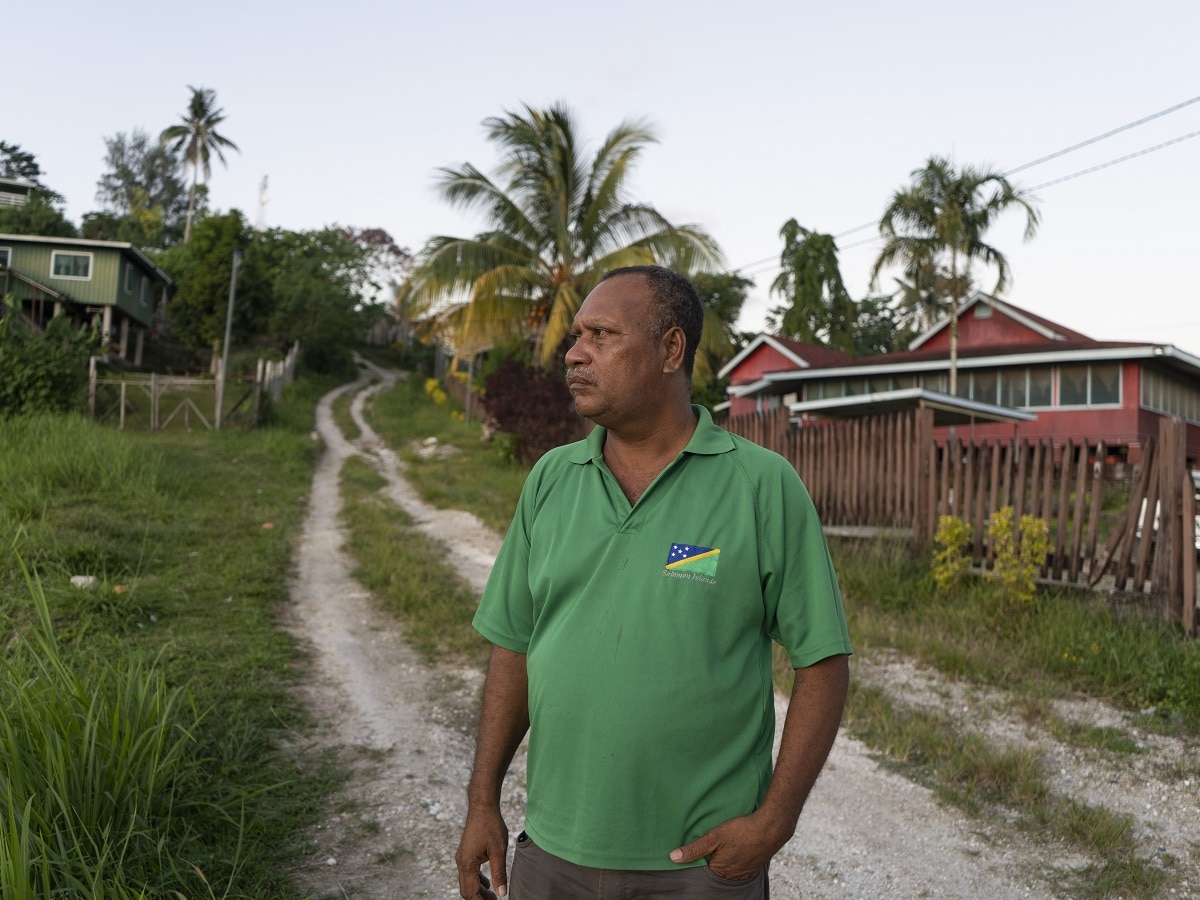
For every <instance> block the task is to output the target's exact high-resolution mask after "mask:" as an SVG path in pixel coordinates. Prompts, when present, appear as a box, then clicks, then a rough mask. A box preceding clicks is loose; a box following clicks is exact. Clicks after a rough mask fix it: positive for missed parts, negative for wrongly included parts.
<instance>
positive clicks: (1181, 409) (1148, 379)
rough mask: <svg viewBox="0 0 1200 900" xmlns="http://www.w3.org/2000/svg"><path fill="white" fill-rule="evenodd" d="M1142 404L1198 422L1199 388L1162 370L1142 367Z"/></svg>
mask: <svg viewBox="0 0 1200 900" xmlns="http://www.w3.org/2000/svg"><path fill="white" fill-rule="evenodd" d="M1141 381H1142V406H1143V407H1145V408H1146V409H1152V410H1154V411H1156V412H1160V413H1165V414H1166V415H1168V416H1182V417H1183V418H1185V419H1187V420H1188V421H1190V422H1197V423H1200V389H1197V388H1196V386H1195V385H1193V384H1188V383H1184V382H1181V381H1179V380H1177V379H1175V378H1174V377H1172V376H1170V375H1167V374H1166V373H1163V372H1156V371H1154V370H1152V369H1148V368H1146V367H1144V366H1143V367H1142V378H1141Z"/></svg>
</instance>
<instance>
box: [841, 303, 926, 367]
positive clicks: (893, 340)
mask: <svg viewBox="0 0 1200 900" xmlns="http://www.w3.org/2000/svg"><path fill="white" fill-rule="evenodd" d="M856 310H857V316H856V318H855V321H854V328H853V332H852V337H853V343H852V345H851V348H850V355H851V356H854V357H859V356H874V355H876V354H878V353H891V352H892V351H894V350H896V349H898V348H899V347H901V346H903V345H904V344H906V343H908V341H909V340H911V337H912V332H911V331H910V330H909V329H907V328H905V327H904V325H903V323H902V320H901V318H900V314H899V312H898V310H897V309H896V306H895V304H894V301H893V298H892V297H886V296H874V297H864V298H863V299H862V300H860V301H859V302H858V304H857V307H856Z"/></svg>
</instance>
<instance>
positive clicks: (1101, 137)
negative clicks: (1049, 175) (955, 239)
mask: <svg viewBox="0 0 1200 900" xmlns="http://www.w3.org/2000/svg"><path fill="white" fill-rule="evenodd" d="M1193 103H1200V97H1192V98H1191V99H1190V100H1184V101H1183V102H1182V103H1176V104H1175V105H1174V106H1171V107H1168V108H1167V109H1164V110H1161V111H1159V112H1156V113H1152V114H1150V115H1148V116H1144V117H1143V118H1140V119H1138V120H1137V121H1135V122H1129V123H1128V124H1126V125H1122V126H1120V127H1119V128H1114V129H1113V130H1112V131H1106V132H1104V134H1098V135H1096V136H1095V137H1091V138H1088V139H1087V140H1086V141H1080V142H1079V143H1078V144H1072V145H1071V146H1070V147H1064V148H1063V149H1062V150H1056V151H1054V152H1053V153H1048V154H1047V155H1045V156H1041V157H1038V158H1037V159H1035V160H1033V162H1027V163H1025V164H1023V165H1020V166H1017V167H1016V168H1015V169H1009V170H1008V171H1007V172H1005V173H1004V175H1005V177H1007V176H1009V175H1015V174H1016V173H1017V172H1023V171H1025V170H1026V169H1032V168H1033V167H1034V166H1040V165H1041V164H1042V163H1044V162H1049V161H1050V160H1052V159H1057V158H1058V157H1060V156H1066V155H1067V154H1068V153H1073V152H1074V151H1076V150H1079V149H1080V148H1082V147H1087V146H1089V145H1090V144H1095V143H1098V142H1099V141H1102V140H1104V139H1105V138H1110V137H1112V136H1113V135H1114V134H1120V133H1121V132H1122V131H1128V130H1129V129H1130V128H1136V127H1137V126H1139V125H1145V124H1146V123H1147V122H1152V121H1153V120H1155V119H1160V118H1162V117H1163V116H1165V115H1168V114H1169V113H1173V112H1176V111H1177V110H1180V109H1183V108H1184V107H1185V106H1191V105H1192V104H1193ZM1043 186H1044V185H1043Z"/></svg>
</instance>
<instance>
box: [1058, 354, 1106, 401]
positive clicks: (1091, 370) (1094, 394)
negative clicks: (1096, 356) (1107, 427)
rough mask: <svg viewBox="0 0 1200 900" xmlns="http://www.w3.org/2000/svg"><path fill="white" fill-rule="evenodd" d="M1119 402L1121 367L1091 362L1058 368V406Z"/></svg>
mask: <svg viewBox="0 0 1200 900" xmlns="http://www.w3.org/2000/svg"><path fill="white" fill-rule="evenodd" d="M1120 403H1121V366H1120V364H1118V363H1093V364H1091V365H1086V366H1063V367H1062V368H1060V369H1059V370H1058V405H1059V406H1116V405H1120Z"/></svg>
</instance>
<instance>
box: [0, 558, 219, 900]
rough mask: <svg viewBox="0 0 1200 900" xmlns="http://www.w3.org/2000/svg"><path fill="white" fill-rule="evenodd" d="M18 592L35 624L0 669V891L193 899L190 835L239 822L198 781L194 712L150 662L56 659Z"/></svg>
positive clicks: (47, 634) (52, 639)
mask: <svg viewBox="0 0 1200 900" xmlns="http://www.w3.org/2000/svg"><path fill="white" fill-rule="evenodd" d="M31 588H32V590H31V594H32V597H33V602H34V606H35V609H36V611H37V615H38V624H37V626H36V627H33V628H29V629H25V630H24V631H22V632H20V633H18V635H17V637H16V639H15V641H14V644H15V645H14V646H13V647H12V649H10V650H9V652H7V653H6V654H5V658H4V661H3V666H2V667H0V822H2V823H3V827H2V828H0V894H2V895H3V896H6V897H33V896H52V895H54V894H60V895H66V896H88V897H114V898H116V897H133V896H142V895H144V894H145V893H146V892H152V893H158V892H161V891H164V890H168V889H172V890H180V891H181V892H183V893H185V894H192V893H194V892H196V891H197V889H199V888H200V887H201V886H202V882H200V881H199V879H198V877H197V875H198V872H197V870H196V869H194V868H193V863H192V861H191V859H189V844H190V842H191V841H193V840H195V839H196V838H198V837H201V836H200V835H197V834H196V827H197V825H198V824H199V823H201V822H204V821H210V822H211V821H212V820H213V817H214V815H215V816H217V817H218V818H220V819H224V820H226V821H228V822H234V823H236V816H237V813H238V810H237V808H236V804H235V803H234V802H233V800H234V798H233V797H232V796H230V795H229V794H228V793H226V792H224V791H222V790H221V789H220V788H219V787H218V788H217V789H216V790H214V789H213V785H212V784H211V783H210V782H209V781H208V780H207V779H206V777H205V775H206V772H205V760H204V758H203V752H204V749H203V745H202V743H201V742H200V740H199V734H200V728H201V725H202V716H201V714H200V712H199V711H198V710H197V709H196V706H195V704H194V702H193V701H192V698H191V697H190V695H189V694H188V692H187V691H186V690H184V689H183V688H170V687H168V685H167V683H166V680H165V678H164V676H163V674H162V672H161V671H159V670H158V669H157V668H156V667H155V666H154V665H152V664H145V663H143V662H139V661H137V660H128V659H118V660H109V659H105V658H102V657H98V656H94V655H91V654H87V653H81V654H74V655H72V656H71V657H68V655H66V654H64V652H63V648H62V646H61V645H60V644H59V642H58V639H57V637H56V635H55V633H54V628H53V625H52V623H51V619H50V612H49V607H48V605H47V603H46V599H45V595H44V593H43V591H42V590H41V588H40V586H39V585H38V584H36V583H34V582H31ZM231 862H232V863H233V866H234V867H235V868H236V866H237V865H238V861H237V860H232V861H231Z"/></svg>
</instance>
